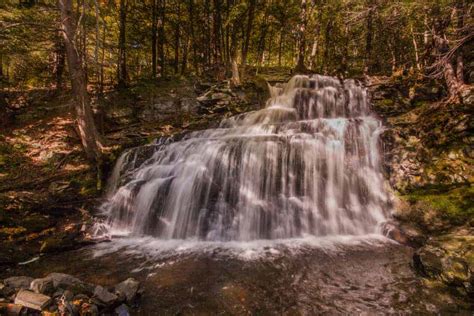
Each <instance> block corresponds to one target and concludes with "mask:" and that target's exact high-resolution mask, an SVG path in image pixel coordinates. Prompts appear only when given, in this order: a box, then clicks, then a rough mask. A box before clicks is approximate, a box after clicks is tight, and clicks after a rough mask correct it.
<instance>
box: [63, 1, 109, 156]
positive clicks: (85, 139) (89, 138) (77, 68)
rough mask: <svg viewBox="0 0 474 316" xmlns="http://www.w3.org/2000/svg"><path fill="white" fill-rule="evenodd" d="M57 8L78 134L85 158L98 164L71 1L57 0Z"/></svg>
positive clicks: (96, 136) (98, 147)
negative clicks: (59, 13)
mask: <svg viewBox="0 0 474 316" xmlns="http://www.w3.org/2000/svg"><path fill="white" fill-rule="evenodd" d="M58 6H59V10H60V12H61V21H62V25H61V27H62V34H63V38H64V45H65V48H66V56H67V63H68V68H69V76H70V78H71V85H72V93H73V96H74V109H75V112H76V123H77V130H78V134H79V137H80V138H81V142H82V146H83V147H84V151H85V153H86V155H87V157H88V158H89V159H90V160H92V161H94V162H97V163H99V162H100V160H101V153H102V143H101V141H100V137H99V133H98V132H97V129H96V126H95V123H94V117H93V113H92V108H91V105H90V97H89V94H88V92H87V82H86V74H85V71H84V68H83V64H82V63H81V60H80V56H79V52H78V50H77V47H76V43H75V41H76V38H75V37H76V25H77V24H76V20H75V18H74V13H73V11H72V0H58Z"/></svg>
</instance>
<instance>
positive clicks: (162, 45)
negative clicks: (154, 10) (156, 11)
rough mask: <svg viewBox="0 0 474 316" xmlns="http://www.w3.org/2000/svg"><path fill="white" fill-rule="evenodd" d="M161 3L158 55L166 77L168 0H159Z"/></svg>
mask: <svg viewBox="0 0 474 316" xmlns="http://www.w3.org/2000/svg"><path fill="white" fill-rule="evenodd" d="M159 1H160V3H161V6H160V11H161V12H160V13H161V14H160V16H159V19H158V43H159V44H158V55H159V56H160V73H161V77H162V78H163V77H165V73H166V72H165V71H166V70H165V66H166V60H165V42H166V37H165V22H166V0H159Z"/></svg>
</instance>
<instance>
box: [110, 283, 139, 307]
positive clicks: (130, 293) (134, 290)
mask: <svg viewBox="0 0 474 316" xmlns="http://www.w3.org/2000/svg"><path fill="white" fill-rule="evenodd" d="M139 288H140V282H138V281H137V280H135V279H134V278H128V279H126V280H125V281H123V282H120V283H119V284H117V285H116V286H115V292H116V293H118V294H119V295H123V296H125V298H126V299H127V302H132V301H133V300H134V299H135V298H136V296H137V294H138V289H139Z"/></svg>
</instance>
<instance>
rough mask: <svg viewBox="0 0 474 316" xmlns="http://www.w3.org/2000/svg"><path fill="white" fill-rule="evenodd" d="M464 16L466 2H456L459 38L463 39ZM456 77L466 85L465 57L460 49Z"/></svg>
mask: <svg viewBox="0 0 474 316" xmlns="http://www.w3.org/2000/svg"><path fill="white" fill-rule="evenodd" d="M464 14H465V4H464V0H457V1H456V17H457V25H456V28H457V33H458V38H461V37H462V36H463V35H464V31H463V29H464ZM456 77H457V79H458V81H459V83H460V84H464V56H463V51H462V48H461V47H460V48H459V49H458V51H457V52H456Z"/></svg>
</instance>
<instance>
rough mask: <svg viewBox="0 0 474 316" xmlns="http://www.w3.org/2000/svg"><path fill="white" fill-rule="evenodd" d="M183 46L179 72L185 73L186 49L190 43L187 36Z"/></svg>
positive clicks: (186, 62) (187, 49) (186, 64)
mask: <svg viewBox="0 0 474 316" xmlns="http://www.w3.org/2000/svg"><path fill="white" fill-rule="evenodd" d="M184 42H185V44H184V47H183V58H182V59H181V74H182V75H184V74H185V73H186V70H187V67H188V51H189V45H191V43H190V42H191V40H190V39H189V38H188V39H186V40H185V41H184Z"/></svg>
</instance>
